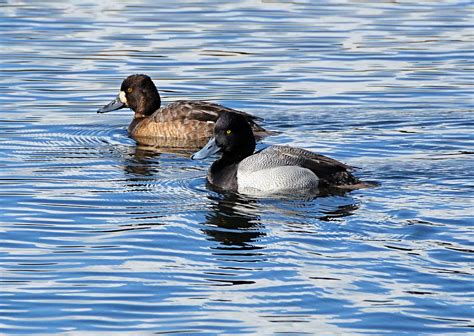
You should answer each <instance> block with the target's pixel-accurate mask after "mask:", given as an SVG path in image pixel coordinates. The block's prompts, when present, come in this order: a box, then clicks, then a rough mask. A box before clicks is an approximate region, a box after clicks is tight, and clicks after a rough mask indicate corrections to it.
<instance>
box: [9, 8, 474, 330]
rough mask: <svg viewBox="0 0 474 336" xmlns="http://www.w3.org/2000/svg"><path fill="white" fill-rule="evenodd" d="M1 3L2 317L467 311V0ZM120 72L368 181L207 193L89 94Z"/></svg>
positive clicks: (335, 323)
mask: <svg viewBox="0 0 474 336" xmlns="http://www.w3.org/2000/svg"><path fill="white" fill-rule="evenodd" d="M0 8H1V11H0V17H1V20H0V26H1V28H2V34H1V35H0V43H1V45H2V51H3V52H2V54H3V55H2V57H1V59H0V64H1V72H2V74H3V76H1V77H0V105H1V106H2V108H1V112H0V143H1V146H0V157H1V160H0V167H1V169H0V204H2V206H1V211H0V237H1V244H0V283H1V286H0V288H1V289H0V297H1V299H0V330H1V333H2V334H68V333H71V334H72V333H82V332H92V333H94V334H97V333H100V334H107V333H128V334H130V333H132V334H136V333H143V332H145V333H149V332H152V333H202V334H211V335H214V334H215V335H217V334H276V333H283V334H289V333H295V332H296V333H298V334H304V333H308V334H348V335H349V334H351V335H352V334H368V333H375V334H394V335H401V334H409V335H413V334H423V333H427V334H436V333H439V334H461V333H469V332H471V333H472V330H473V327H474V309H473V305H472V302H474V297H473V296H474V295H473V291H472V289H473V287H472V283H473V269H472V265H473V261H474V260H473V248H472V246H473V236H472V229H473V227H472V223H473V222H474V213H473V208H474V206H473V192H472V191H473V190H474V189H473V188H474V179H473V168H472V167H474V160H473V154H474V146H473V145H474V136H473V134H474V119H473V117H472V115H473V114H472V113H473V110H474V108H473V107H474V100H473V97H474V89H473V84H472V83H474V76H473V74H474V71H473V70H474V62H473V59H474V51H473V48H472V46H473V45H474V44H473V43H474V35H473V28H474V24H473V22H474V20H473V13H474V6H473V5H472V3H471V2H467V1H466V2H464V1H457V2H428V3H424V2H421V3H412V4H410V3H401V4H400V3H395V2H375V3H373V4H367V3H364V2H360V1H347V2H344V3H343V4H342V3H341V4H334V3H332V2H319V4H315V3H313V2H312V1H298V2H276V3H273V2H261V3H258V2H255V1H241V2H235V1H234V2H231V1H225V2H223V1H207V2H196V1H186V2H169V1H164V2H163V1H160V2H159V5H158V4H156V3H155V2H153V1H146V0H143V1H142V0H127V1H120V2H115V1H101V2H100V3H95V2H84V1H79V2H77V1H73V2H56V1H43V2H41V3H36V2H11V1H8V2H6V3H3V4H0ZM132 73H147V74H149V75H150V76H151V77H152V78H153V79H154V80H155V83H156V84H157V86H158V88H159V89H160V92H161V94H162V98H163V100H164V101H165V102H170V101H173V100H178V99H208V100H212V101H216V102H219V103H222V104H225V105H228V106H230V107H233V108H237V109H242V110H246V111H248V112H251V113H254V114H256V115H258V116H261V117H264V118H265V126H266V127H268V128H269V129H273V130H278V131H280V132H281V133H280V134H278V135H275V136H272V137H269V138H267V139H265V140H264V142H263V143H262V144H259V146H264V145H267V144H290V145H294V146H300V147H304V148H307V149H310V150H313V151H317V152H319V153H322V154H327V155H330V156H331V157H334V158H336V159H339V160H341V161H343V162H346V163H348V164H351V165H354V166H357V167H359V168H360V169H359V170H357V171H356V174H357V175H358V176H359V177H361V178H362V179H366V180H374V181H378V182H380V184H381V185H380V186H379V187H378V188H374V189H366V190H359V191H355V192H352V193H348V194H342V195H322V196H321V197H316V198H314V199H265V198H250V197H245V196H242V195H236V194H231V193H218V192H216V191H214V190H212V189H210V188H209V187H208V186H206V183H205V174H206V170H207V168H208V166H209V163H210V161H191V160H189V158H188V157H189V151H186V150H179V151H157V150H156V149H153V148H147V147H142V146H137V145H136V144H135V142H134V141H133V140H132V139H130V138H128V137H127V134H126V127H127V125H128V123H129V121H130V118H131V114H130V111H128V110H121V111H119V112H117V113H110V114H105V115H97V114H96V113H95V111H96V110H97V108H98V107H100V106H102V105H103V104H105V103H106V102H108V101H109V100H110V99H112V98H113V97H114V96H115V95H116V94H117V90H118V88H119V85H120V83H121V80H122V79H123V78H124V77H125V76H127V75H129V74H132Z"/></svg>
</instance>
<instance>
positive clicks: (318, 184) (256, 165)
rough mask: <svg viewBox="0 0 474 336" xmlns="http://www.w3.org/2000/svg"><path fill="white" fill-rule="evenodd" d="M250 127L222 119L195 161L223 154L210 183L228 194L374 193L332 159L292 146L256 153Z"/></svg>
mask: <svg viewBox="0 0 474 336" xmlns="http://www.w3.org/2000/svg"><path fill="white" fill-rule="evenodd" d="M255 147H256V141H255V136H254V134H253V132H252V128H251V126H250V124H249V123H248V122H247V120H246V119H245V117H244V116H243V115H241V114H238V113H232V112H224V113H222V114H221V115H220V116H219V118H218V119H217V122H216V124H215V127H214V136H213V137H212V138H211V139H210V140H209V142H208V143H207V144H206V145H205V146H204V147H203V148H202V149H201V150H199V151H198V152H196V153H194V154H193V155H192V156H191V159H193V160H201V159H205V158H207V157H209V156H211V155H213V154H216V153H220V155H221V156H220V158H219V159H217V160H216V161H215V162H214V163H212V165H211V166H210V168H209V170H208V173H207V180H208V182H209V183H210V184H211V186H213V187H216V188H217V189H220V190H224V191H232V192H238V193H241V194H251V195H262V194H263V195H269V194H270V195H271V194H292V195H293V194H296V195H298V194H304V195H308V194H317V193H319V192H320V191H321V190H323V189H324V190H329V189H330V188H331V189H332V188H336V189H339V190H346V191H347V190H354V189H358V188H364V187H369V186H370V185H369V183H365V182H362V181H360V180H359V179H358V178H357V177H355V176H354V175H353V174H352V173H351V172H350V170H352V167H350V166H348V165H346V164H344V163H342V162H339V161H337V160H335V159H332V158H330V157H327V156H324V155H320V154H316V153H314V152H311V151H309V150H306V149H303V148H298V147H291V146H287V145H272V146H269V147H266V148H264V149H262V150H260V151H257V152H255Z"/></svg>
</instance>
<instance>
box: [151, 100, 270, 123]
mask: <svg viewBox="0 0 474 336" xmlns="http://www.w3.org/2000/svg"><path fill="white" fill-rule="evenodd" d="M226 111H227V112H233V113H238V114H240V115H242V116H244V117H245V119H246V120H247V121H248V122H249V123H250V125H252V126H253V125H255V124H256V121H261V120H263V119H262V118H259V117H256V116H254V115H251V114H249V113H246V112H243V111H238V110H234V109H231V108H229V107H225V106H222V105H219V104H215V103H210V102H206V101H202V100H178V101H175V102H173V103H171V104H168V105H167V106H164V107H162V108H160V109H159V110H157V111H156V112H155V113H154V114H153V119H154V120H155V121H156V122H165V121H171V120H198V121H205V122H207V121H211V122H216V121H217V119H218V118H219V116H220V115H221V114H222V113H223V112H226Z"/></svg>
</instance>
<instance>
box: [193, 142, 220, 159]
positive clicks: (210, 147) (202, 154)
mask: <svg viewBox="0 0 474 336" xmlns="http://www.w3.org/2000/svg"><path fill="white" fill-rule="evenodd" d="M220 150H221V149H220V148H219V146H217V143H216V138H211V139H210V140H209V142H208V143H207V144H206V145H205V146H204V147H203V148H201V150H200V151H198V152H196V153H194V154H193V155H191V159H192V160H202V159H205V158H207V157H209V156H211V155H212V154H216V153H217V152H219V151H220Z"/></svg>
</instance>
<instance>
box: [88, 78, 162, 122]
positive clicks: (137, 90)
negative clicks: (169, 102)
mask: <svg viewBox="0 0 474 336" xmlns="http://www.w3.org/2000/svg"><path fill="white" fill-rule="evenodd" d="M160 106H161V99H160V94H159V93H158V90H157V89H156V86H155V84H154V83H153V81H152V80H151V78H150V77H148V76H147V75H131V76H128V77H127V78H125V80H124V81H123V82H122V86H121V87H120V92H119V95H118V97H117V98H116V99H115V100H113V101H112V102H110V103H109V104H108V105H106V106H104V107H103V108H101V109H99V110H98V111H97V112H99V113H104V112H109V111H114V110H118V109H120V108H123V107H129V108H130V109H132V110H133V111H134V112H135V114H136V115H137V116H148V115H151V114H153V112H155V111H156V110H157V109H159V108H160Z"/></svg>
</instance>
